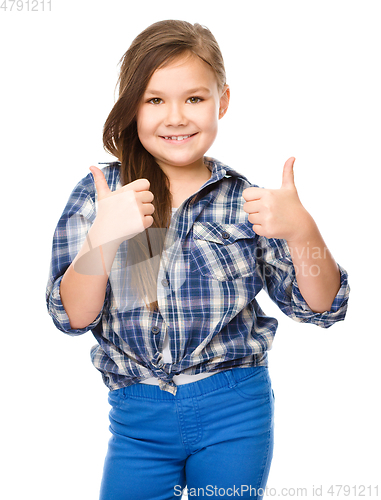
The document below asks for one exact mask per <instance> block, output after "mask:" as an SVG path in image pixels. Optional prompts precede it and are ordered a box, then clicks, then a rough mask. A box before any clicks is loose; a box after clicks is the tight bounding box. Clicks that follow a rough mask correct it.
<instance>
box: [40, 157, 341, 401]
mask: <svg viewBox="0 0 381 500" xmlns="http://www.w3.org/2000/svg"><path fill="white" fill-rule="evenodd" d="M205 162H206V165H207V166H208V168H209V169H210V170H211V172H212V175H211V178H210V179H209V180H208V181H207V182H206V183H205V184H204V185H203V186H202V187H201V188H200V189H199V191H198V192H197V193H195V194H194V195H192V196H191V197H189V198H188V199H187V200H185V201H184V202H183V203H182V205H181V206H180V207H179V208H178V210H177V211H176V213H175V214H174V215H173V216H172V220H171V223H170V226H169V229H168V233H167V237H166V238H169V241H170V242H171V246H167V247H166V248H168V251H166V252H163V254H162V256H161V261H160V269H159V274H158V279H157V300H158V304H159V310H158V311H150V310H148V309H147V308H146V307H145V305H144V302H142V301H140V302H139V298H138V297H137V296H136V295H134V293H133V292H134V290H133V288H132V287H129V284H128V279H126V274H127V273H126V272H125V271H126V269H125V266H123V265H122V264H121V263H123V262H126V255H125V254H126V251H127V248H128V241H126V242H124V243H123V244H122V245H121V246H120V248H119V250H118V253H117V255H116V257H115V260H114V264H113V267H112V270H111V273H110V275H109V279H108V283H107V287H106V296H105V301H104V304H103V308H102V310H101V312H100V313H99V315H98V316H97V318H96V319H95V320H94V321H93V322H92V323H91V324H90V325H88V326H87V327H86V328H82V329H73V328H71V326H70V322H69V318H68V316H67V314H66V311H65V309H64V307H63V305H62V302H61V298H60V292H59V289H60V283H61V279H62V276H63V274H64V273H65V271H66V269H67V268H68V266H69V265H70V263H71V262H72V261H73V259H74V257H75V256H76V255H77V253H78V251H79V250H80V248H81V246H82V244H83V242H84V240H85V237H86V234H87V232H88V230H89V228H90V227H91V225H92V223H93V222H94V219H95V216H96V210H97V196H96V190H95V186H94V182H93V177H92V174H88V175H87V176H86V177H84V178H83V179H82V180H81V181H80V182H79V183H78V184H77V186H76V187H75V188H74V190H73V192H72V193H71V195H70V198H69V200H68V203H67V205H66V207H65V209H64V211H63V213H62V216H61V218H60V220H59V222H58V225H57V228H56V230H55V233H54V237H53V250H52V259H51V266H50V276H49V281H48V285H47V289H46V301H47V307H48V311H49V314H50V315H51V317H52V319H53V321H54V324H55V326H56V327H57V328H58V329H59V330H61V331H62V332H64V333H67V334H69V335H81V334H83V333H85V332H87V331H89V330H91V331H92V333H93V335H94V337H95V339H96V341H97V345H96V346H94V347H93V348H92V350H91V359H92V362H93V364H94V366H95V367H96V368H97V369H98V370H99V371H100V372H101V373H102V377H103V380H104V383H105V384H106V386H107V387H108V388H109V389H110V390H114V389H119V388H121V387H125V386H128V385H132V384H136V383H138V382H140V381H142V380H144V379H147V378H149V377H157V378H158V379H159V385H160V388H161V389H162V390H165V391H168V392H171V393H172V394H176V387H177V386H176V384H175V383H174V381H173V380H172V377H173V376H174V375H179V374H180V373H184V374H188V375H194V374H198V373H202V372H210V373H212V372H213V373H216V372H219V371H222V370H226V369H229V368H232V367H248V366H266V365H267V351H268V350H269V349H270V348H271V345H272V342H273V339H274V335H275V332H276V329H277V325H278V322H277V320H276V319H275V318H271V317H268V316H266V315H265V314H264V312H263V311H262V310H261V308H260V307H259V305H258V303H257V301H256V295H257V294H258V292H259V291H260V290H261V289H262V288H264V289H265V290H266V291H267V292H268V294H269V296H270V297H271V299H272V300H273V301H274V302H275V303H276V304H277V305H278V306H279V308H280V309H281V310H282V311H283V312H284V313H285V314H286V315H287V316H289V317H290V318H292V319H294V320H296V321H299V322H302V323H313V324H316V325H318V326H320V327H323V328H328V327H330V326H331V325H332V324H333V323H335V322H336V321H341V320H343V319H344V317H345V313H346V310H347V302H348V295H349V286H348V281H347V273H346V271H345V270H344V269H342V268H341V267H340V266H339V269H340V273H341V288H340V290H339V292H338V294H337V296H336V298H335V300H334V302H333V304H332V308H331V310H330V311H327V312H324V313H315V312H313V311H311V309H310V308H309V307H308V305H307V303H306V302H305V300H304V299H303V297H302V295H301V293H300V291H299V288H298V284H297V282H296V279H295V271H294V267H293V264H292V259H291V256H290V253H289V250H288V247H287V244H286V242H285V241H284V240H280V239H267V238H265V237H261V236H258V235H256V234H255V233H254V231H253V229H252V224H251V223H250V222H249V221H248V214H247V213H246V212H244V210H243V208H242V207H243V204H244V203H245V200H244V199H243V197H242V191H243V190H244V189H246V188H247V187H250V186H251V184H250V182H249V181H248V180H247V178H246V177H244V176H243V175H241V174H239V173H237V172H236V171H234V170H232V169H231V168H229V167H228V166H226V165H224V164H222V163H220V162H218V161H216V160H214V159H213V158H208V157H206V158H205ZM102 171H103V173H104V175H105V177H106V180H107V183H108V185H109V187H110V189H111V190H112V191H114V190H116V189H118V188H120V187H121V183H120V175H119V163H118V162H114V163H110V164H109V165H108V166H106V167H105V168H103V169H102ZM149 231H151V229H149ZM166 242H167V239H166ZM121 283H124V285H123V286H122V285H121ZM166 333H167V334H168V336H169V347H170V352H171V356H172V363H164V361H163V356H162V349H163V341H164V337H165V334H166Z"/></svg>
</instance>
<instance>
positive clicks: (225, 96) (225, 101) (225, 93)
mask: <svg viewBox="0 0 381 500" xmlns="http://www.w3.org/2000/svg"><path fill="white" fill-rule="evenodd" d="M229 101H230V87H229V85H225V86H224V88H223V89H222V93H221V97H220V110H219V113H218V119H219V120H220V119H221V118H222V117H223V116H224V115H225V113H226V111H227V110H228V107H229Z"/></svg>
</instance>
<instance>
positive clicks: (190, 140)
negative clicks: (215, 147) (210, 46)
mask: <svg viewBox="0 0 381 500" xmlns="http://www.w3.org/2000/svg"><path fill="white" fill-rule="evenodd" d="M229 92H230V91H229V87H228V86H225V88H224V89H223V90H222V92H219V91H218V87H217V80H216V76H215V74H214V72H213V70H212V69H211V68H210V67H209V65H208V64H206V63H205V62H204V61H202V60H201V59H199V58H198V57H196V56H185V57H182V58H181V59H177V60H175V61H174V62H172V63H171V64H169V65H168V66H165V67H164V68H161V69H158V70H156V71H155V73H154V74H153V75H152V77H151V79H150V81H149V82H148V85H147V89H146V91H145V93H144V96H143V99H142V102H141V104H140V106H139V109H138V113H137V130H138V135H139V139H140V142H141V143H142V145H143V146H144V148H145V149H146V150H147V151H148V152H149V153H151V154H152V156H153V157H154V158H155V159H156V161H157V163H158V164H159V165H160V167H161V168H162V169H163V171H164V172H165V173H173V167H183V168H184V167H188V168H189V167H191V168H196V167H201V166H202V165H203V156H204V154H205V153H206V151H207V150H208V149H209V148H210V146H211V145H212V144H213V142H214V140H215V138H216V135H217V129H218V120H219V119H220V118H222V116H223V115H224V114H225V112H226V109H227V107H228V104H229V96H230V94H229ZM176 171H177V168H176Z"/></svg>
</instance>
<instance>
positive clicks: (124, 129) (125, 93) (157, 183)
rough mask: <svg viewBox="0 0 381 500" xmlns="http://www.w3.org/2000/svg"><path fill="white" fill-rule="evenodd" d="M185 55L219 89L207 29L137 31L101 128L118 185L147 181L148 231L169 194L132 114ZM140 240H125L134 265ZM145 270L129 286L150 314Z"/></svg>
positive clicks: (158, 221)
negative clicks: (200, 64) (153, 83)
mask: <svg viewBox="0 0 381 500" xmlns="http://www.w3.org/2000/svg"><path fill="white" fill-rule="evenodd" d="M185 54H191V55H195V56H197V57H199V58H200V59H201V60H203V61H204V62H205V63H207V64H208V65H209V66H210V67H211V68H212V70H213V71H214V73H215V75H216V79H217V86H218V89H219V90H222V88H223V87H224V85H225V84H226V75H225V67H224V61H223V58H222V54H221V51H220V48H219V46H218V43H217V41H216V39H215V38H214V36H213V35H212V33H211V32H210V31H209V30H208V28H206V27H204V26H201V25H200V24H197V23H196V24H194V25H192V24H190V23H188V22H186V21H176V20H168V21H159V22H157V23H154V24H152V25H151V26H149V27H148V28H146V29H145V30H144V31H142V32H141V33H140V34H139V35H138V36H137V37H136V38H135V40H134V41H133V42H132V44H131V46H130V47H129V49H128V50H127V52H126V53H125V54H124V55H123V57H122V58H121V60H120V61H119V63H121V68H120V74H119V78H118V81H117V86H118V85H119V97H118V99H117V101H116V103H115V105H114V107H113V108H112V110H111V112H110V114H109V115H108V117H107V120H106V122H105V124H104V128H103V146H104V149H105V150H106V151H107V152H108V153H110V154H111V155H113V156H115V157H116V158H117V159H118V160H119V161H120V163H121V167H120V178H121V183H122V185H126V184H129V183H130V182H132V181H134V180H136V179H141V178H145V179H148V180H149V182H150V191H151V192H152V193H153V195H154V200H153V205H154V207H155V211H154V213H153V219H154V222H153V224H152V226H151V228H167V227H168V226H169V223H170V218H171V206H172V195H171V193H170V183H169V179H168V177H167V176H166V174H165V173H164V172H163V170H162V169H161V168H160V167H159V165H158V164H157V163H156V161H155V159H154V157H153V156H152V155H151V154H150V153H149V152H148V151H147V150H146V149H144V147H143V146H142V144H141V142H140V140H139V137H138V133H137V125H136V115H137V111H138V108H139V105H140V103H141V100H142V97H143V95H144V92H145V90H146V88H147V85H148V82H149V80H150V78H151V76H152V75H153V73H154V72H155V71H156V70H157V69H159V68H162V67H164V66H166V65H167V64H170V63H171V62H172V61H174V60H175V59H177V58H179V57H180V56H183V55H185ZM151 228H149V229H148V230H146V231H145V233H146V234H145V236H146V238H147V240H148V247H149V249H150V252H151V253H152V248H151V245H150V239H149V231H150V229H151ZM159 234H160V235H162V236H161V237H160V236H159ZM164 234H165V233H164V231H155V238H154V239H155V244H156V246H157V249H156V250H157V251H158V252H159V253H160V251H161V250H160V249H162V248H163V245H164V239H165V236H164ZM143 235H144V233H143ZM158 239H159V241H157V240H158ZM142 241H143V240H142V238H133V239H131V240H129V241H128V244H129V249H128V252H129V254H130V255H131V256H132V255H133V254H134V253H135V254H136V255H140V257H139V260H141V254H142V252H143V253H145V254H147V253H148V250H147V245H144V244H143V243H142ZM150 256H151V257H152V255H146V257H147V259H149V257H150ZM130 263H133V262H132V261H131V262H130ZM135 267H136V266H135ZM156 267H157V266H156ZM146 269H147V275H146V276H143V275H142V273H141V272H140V274H139V276H135V278H136V279H135V282H136V283H137V284H138V287H139V288H140V290H141V291H142V297H143V299H144V301H145V303H146V306H147V307H148V308H149V309H150V310H155V309H158V304H157V301H156V300H154V299H153V300H151V299H150V297H149V295H150V294H151V295H152V291H153V290H154V289H155V287H154V286H153V285H152V283H156V280H153V281H152V273H153V274H154V275H155V276H156V279H157V271H158V269H156V270H154V269H152V270H150V271H148V268H146ZM152 286H153V288H152Z"/></svg>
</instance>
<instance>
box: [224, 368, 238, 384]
mask: <svg viewBox="0 0 381 500" xmlns="http://www.w3.org/2000/svg"><path fill="white" fill-rule="evenodd" d="M222 373H223V374H224V375H225V377H226V380H227V381H228V383H229V387H230V388H232V387H234V386H236V385H237V382H236V381H235V379H234V375H233V373H232V369H229V370H224V371H223V372H222Z"/></svg>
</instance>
